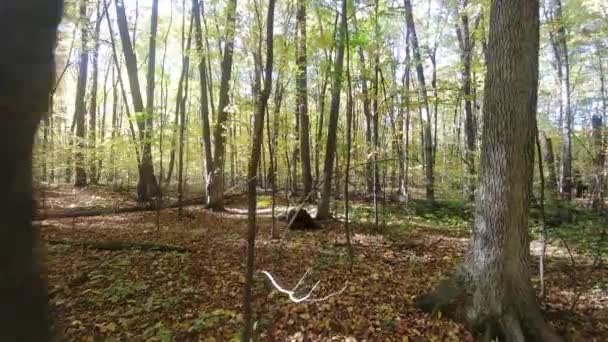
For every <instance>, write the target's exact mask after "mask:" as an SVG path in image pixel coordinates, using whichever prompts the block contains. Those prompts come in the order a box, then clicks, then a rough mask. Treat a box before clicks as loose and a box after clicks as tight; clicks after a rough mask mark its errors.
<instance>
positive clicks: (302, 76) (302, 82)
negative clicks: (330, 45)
mask: <svg viewBox="0 0 608 342" xmlns="http://www.w3.org/2000/svg"><path fill="white" fill-rule="evenodd" d="M297 6H298V9H297V14H296V18H297V27H298V38H297V40H298V43H297V51H296V65H297V71H296V72H297V74H296V88H297V90H296V108H297V111H298V118H299V120H300V159H301V160H302V185H303V187H304V196H306V195H307V194H308V193H309V192H310V191H311V190H312V172H311V166H310V123H309V118H308V84H307V71H306V69H307V63H306V38H307V37H306V0H298V4H297Z"/></svg>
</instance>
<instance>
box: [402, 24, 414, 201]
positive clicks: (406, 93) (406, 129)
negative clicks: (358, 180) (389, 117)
mask: <svg viewBox="0 0 608 342" xmlns="http://www.w3.org/2000/svg"><path fill="white" fill-rule="evenodd" d="M409 36H410V31H409V30H408V31H407V32H406V38H405V40H406V42H405V71H404V74H403V102H404V107H405V119H404V120H403V143H402V144H403V161H402V165H403V178H402V183H401V186H400V192H401V197H402V199H403V201H404V202H406V203H407V202H408V201H409V198H410V196H409V171H410V161H409V158H410V118H411V111H410V62H411V59H410V44H409Z"/></svg>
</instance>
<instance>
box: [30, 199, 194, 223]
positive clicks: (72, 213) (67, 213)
mask: <svg viewBox="0 0 608 342" xmlns="http://www.w3.org/2000/svg"><path fill="white" fill-rule="evenodd" d="M202 204H205V198H204V197H197V198H191V199H188V200H183V201H182V203H181V204H180V203H179V202H172V203H167V204H159V203H157V202H150V203H147V204H139V205H135V206H132V207H122V208H71V209H64V210H44V211H39V212H38V213H37V214H36V217H35V219H36V220H46V219H57V218H70V217H90V216H105V215H116V214H125V213H135V212H142V211H157V210H162V209H172V208H179V206H180V205H181V206H182V207H187V206H192V205H202Z"/></svg>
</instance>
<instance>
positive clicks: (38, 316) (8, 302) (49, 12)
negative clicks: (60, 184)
mask: <svg viewBox="0 0 608 342" xmlns="http://www.w3.org/2000/svg"><path fill="white" fill-rule="evenodd" d="M61 4H62V2H61V1H59V0H53V1H51V0H20V1H3V2H0V32H3V34H4V35H3V40H2V48H3V51H2V53H1V54H0V93H1V94H2V96H1V97H0V108H1V109H0V111H1V116H0V117H1V118H2V124H1V125H0V146H2V148H3V151H2V153H0V165H2V167H0V189H2V191H0V341H49V340H51V331H50V326H51V324H50V317H49V312H48V303H47V301H48V295H47V286H46V282H45V281H44V278H43V275H42V273H43V267H42V264H41V260H40V257H41V254H42V253H41V251H40V250H39V246H38V245H37V232H36V231H35V230H34V229H33V227H32V216H33V214H34V205H33V203H34V202H33V198H32V147H33V143H34V134H35V132H36V127H37V126H38V122H39V121H40V119H41V118H42V117H43V116H44V115H46V113H47V111H48V104H49V103H48V99H49V93H50V91H51V84H52V82H53V75H54V68H55V66H54V63H53V50H54V48H55V36H56V30H57V24H58V23H59V20H60V18H61Z"/></svg>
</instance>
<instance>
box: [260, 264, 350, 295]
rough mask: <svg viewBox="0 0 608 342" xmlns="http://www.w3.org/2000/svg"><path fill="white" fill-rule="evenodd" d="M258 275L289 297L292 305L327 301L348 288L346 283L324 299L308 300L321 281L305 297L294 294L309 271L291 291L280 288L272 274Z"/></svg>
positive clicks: (263, 272)
mask: <svg viewBox="0 0 608 342" xmlns="http://www.w3.org/2000/svg"><path fill="white" fill-rule="evenodd" d="M258 272H259V273H262V274H264V275H265V276H266V277H268V280H270V282H271V283H272V286H273V287H274V288H275V289H276V290H277V291H279V292H281V293H284V294H286V295H288V296H289V300H291V301H292V302H294V303H302V302H309V303H315V302H322V301H325V300H328V299H329V298H331V297H333V296H336V295H339V294H341V293H342V292H344V290H346V287H347V286H348V282H346V283H345V284H344V287H343V288H342V289H341V290H340V291H337V292H333V293H330V294H329V295H327V296H325V297H321V298H310V297H311V296H312V293H313V292H314V291H315V289H316V288H317V287H318V286H319V284H320V283H321V281H320V280H319V281H317V282H316V283H315V284H314V285H313V286H312V287H311V288H310V291H308V293H307V294H306V295H304V296H303V297H300V298H298V297H296V294H295V292H296V291H297V290H298V288H299V287H300V285H302V282H303V281H304V279H306V277H307V276H308V274H309V273H310V269H308V270H306V272H305V273H304V275H303V276H302V277H301V278H300V280H298V282H297V283H296V285H295V286H294V287H293V289H291V290H288V289H284V288H282V287H281V286H280V285H279V284H278V283H277V282H276V280H275V279H274V277H273V276H272V274H270V272H267V271H258Z"/></svg>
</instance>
